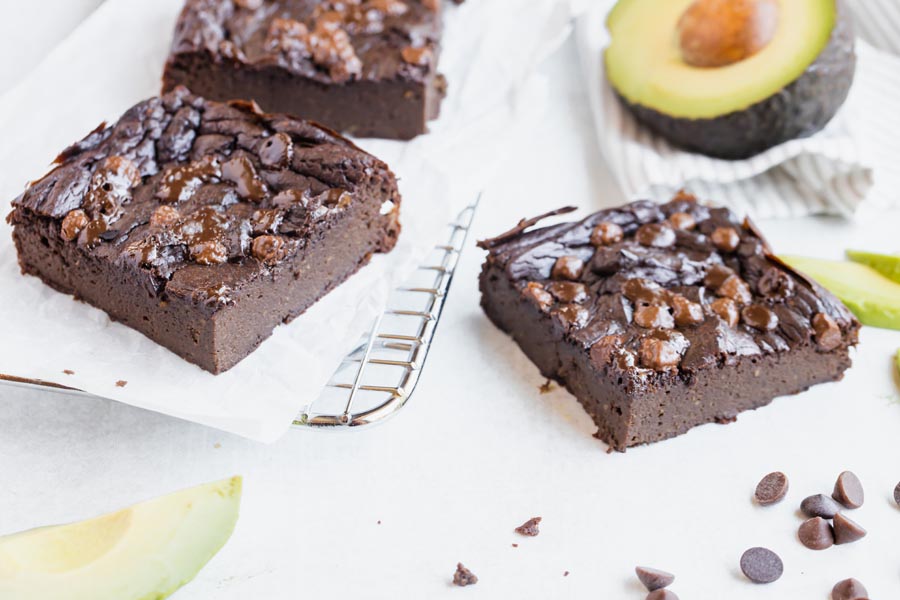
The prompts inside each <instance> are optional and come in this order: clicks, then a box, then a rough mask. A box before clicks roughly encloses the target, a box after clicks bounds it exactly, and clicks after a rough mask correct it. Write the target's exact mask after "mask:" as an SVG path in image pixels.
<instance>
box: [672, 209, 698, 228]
mask: <svg viewBox="0 0 900 600" xmlns="http://www.w3.org/2000/svg"><path fill="white" fill-rule="evenodd" d="M669 223H671V224H672V227H674V228H675V229H681V230H683V231H690V230H691V229H693V228H694V227H696V226H697V221H696V220H695V219H694V217H693V216H691V214H690V213H686V212H677V213H673V214H672V216H670V217H669Z"/></svg>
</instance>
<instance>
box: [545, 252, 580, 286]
mask: <svg viewBox="0 0 900 600" xmlns="http://www.w3.org/2000/svg"><path fill="white" fill-rule="evenodd" d="M583 271H584V261H583V260H581V259H580V258H578V257H577V256H560V257H559V258H558V259H556V262H555V263H554V264H553V270H552V271H551V272H550V276H551V277H553V279H568V280H570V281H577V280H578V279H579V278H581V273H582V272H583Z"/></svg>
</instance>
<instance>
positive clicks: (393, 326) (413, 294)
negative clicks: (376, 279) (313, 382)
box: [294, 200, 478, 428]
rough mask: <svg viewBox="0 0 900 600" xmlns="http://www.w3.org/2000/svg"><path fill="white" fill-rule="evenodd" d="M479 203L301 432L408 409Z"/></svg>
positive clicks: (406, 288) (382, 319) (306, 416)
mask: <svg viewBox="0 0 900 600" xmlns="http://www.w3.org/2000/svg"><path fill="white" fill-rule="evenodd" d="M477 207H478V201H477V200H476V201H475V202H474V203H473V204H471V205H470V206H468V207H466V208H465V209H464V210H463V211H462V212H461V213H460V214H459V216H458V217H457V219H456V221H455V222H453V223H451V224H450V225H449V231H448V237H447V241H446V243H444V244H441V245H438V246H435V248H434V250H432V251H431V253H430V254H429V256H428V258H427V260H426V261H425V262H424V264H423V266H421V267H419V268H418V269H417V270H416V272H415V273H414V274H413V275H412V276H411V277H410V279H409V281H407V282H406V283H405V284H404V285H403V286H402V287H399V288H397V289H396V290H395V291H394V293H393V294H392V295H391V297H390V299H389V301H388V305H387V306H388V308H387V309H386V310H385V311H384V313H382V314H381V315H380V316H379V317H378V318H377V319H375V323H374V324H373V325H372V329H371V330H370V331H369V333H368V334H366V335H365V336H363V338H362V340H360V342H359V344H358V345H357V347H356V349H355V350H354V351H353V352H351V353H350V354H349V355H348V356H347V357H346V358H345V359H344V360H343V362H342V363H341V365H340V367H339V368H338V370H337V371H336V372H335V374H334V376H333V377H332V378H331V381H330V382H329V383H328V386H327V387H326V388H325V390H324V391H323V392H322V394H321V395H320V396H319V397H318V398H317V399H316V400H314V401H313V402H311V403H310V404H309V405H308V406H306V407H305V408H303V409H302V410H301V411H300V414H298V415H297V418H296V420H295V421H294V426H295V427H296V428H336V427H359V426H361V425H371V424H374V423H378V422H381V421H384V420H385V419H387V418H388V417H390V416H392V415H394V414H396V413H397V412H398V411H399V410H400V409H401V408H403V407H404V406H405V405H406V403H407V401H408V400H409V398H410V396H411V395H412V393H413V390H414V389H415V387H416V384H417V383H418V381H419V376H420V375H421V374H422V367H423V366H424V365H425V358H426V357H427V356H428V351H429V349H430V348H431V341H432V338H433V337H434V332H435V329H436V328H437V324H438V320H439V319H440V317H441V311H442V310H443V308H444V302H445V301H446V299H447V293H448V292H449V290H450V284H451V283H452V282H453V273H454V272H455V270H456V264H457V262H458V260H459V255H460V253H461V252H462V249H463V247H464V245H465V242H466V238H467V237H468V234H469V229H470V227H471V225H472V219H473V218H474V216H475V210H476V209H477Z"/></svg>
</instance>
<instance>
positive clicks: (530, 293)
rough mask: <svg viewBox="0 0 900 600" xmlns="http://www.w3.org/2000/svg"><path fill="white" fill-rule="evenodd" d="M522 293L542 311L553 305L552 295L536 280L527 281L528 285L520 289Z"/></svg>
mask: <svg viewBox="0 0 900 600" xmlns="http://www.w3.org/2000/svg"><path fill="white" fill-rule="evenodd" d="M522 295H523V296H525V297H526V298H528V299H529V300H531V301H532V302H534V303H535V304H537V305H538V308H540V309H541V310H543V311H546V310H547V309H549V308H550V307H551V306H553V296H551V295H550V292H548V291H546V290H545V289H544V286H542V285H541V284H540V283H538V282H536V281H530V282H528V285H526V286H525V289H523V290H522Z"/></svg>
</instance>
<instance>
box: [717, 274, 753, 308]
mask: <svg viewBox="0 0 900 600" xmlns="http://www.w3.org/2000/svg"><path fill="white" fill-rule="evenodd" d="M716 294H717V295H719V296H722V297H723V298H731V299H732V300H734V301H735V302H737V303H739V304H747V303H748V302H750V300H752V299H753V295H752V294H751V293H750V286H749V285H747V282H746V281H744V280H743V279H741V278H740V277H738V276H737V275H731V276H730V277H728V278H727V279H726V280H725V281H723V282H722V285H720V286H719V289H717V290H716Z"/></svg>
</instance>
